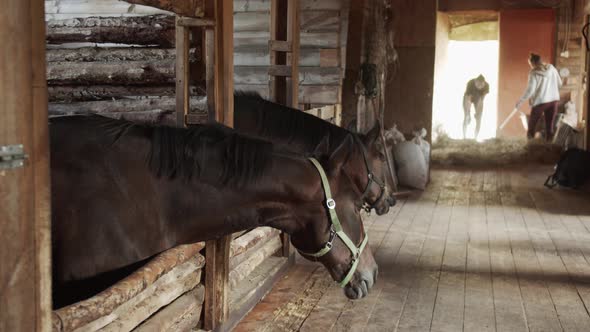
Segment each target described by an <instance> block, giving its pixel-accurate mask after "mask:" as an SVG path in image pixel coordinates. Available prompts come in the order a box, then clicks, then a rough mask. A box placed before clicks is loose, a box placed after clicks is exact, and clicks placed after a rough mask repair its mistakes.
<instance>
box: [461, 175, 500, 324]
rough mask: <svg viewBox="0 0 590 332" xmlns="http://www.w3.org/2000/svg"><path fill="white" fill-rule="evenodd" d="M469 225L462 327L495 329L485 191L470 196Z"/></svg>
mask: <svg viewBox="0 0 590 332" xmlns="http://www.w3.org/2000/svg"><path fill="white" fill-rule="evenodd" d="M486 174H487V173H486ZM467 228H468V229H467V232H468V237H469V242H468V243H467V264H466V265H467V274H466V276H465V318H464V321H463V326H464V329H465V330H466V331H495V330H496V319H495V311H494V296H493V288H492V276H491V267H490V250H489V242H488V241H489V240H488V228H487V224H486V213H485V193H484V192H483V191H479V192H472V193H471V195H470V197H469V215H468V224H467Z"/></svg>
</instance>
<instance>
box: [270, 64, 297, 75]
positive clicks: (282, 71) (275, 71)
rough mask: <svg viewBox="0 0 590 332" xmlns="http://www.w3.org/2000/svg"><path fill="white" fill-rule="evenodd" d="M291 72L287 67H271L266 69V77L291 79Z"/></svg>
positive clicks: (289, 67)
mask: <svg viewBox="0 0 590 332" xmlns="http://www.w3.org/2000/svg"><path fill="white" fill-rule="evenodd" d="M292 74H293V70H292V68H291V66H287V65H271V66H269V67H268V75H270V76H279V77H291V75H292Z"/></svg>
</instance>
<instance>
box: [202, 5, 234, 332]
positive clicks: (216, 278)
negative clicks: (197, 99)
mask: <svg viewBox="0 0 590 332" xmlns="http://www.w3.org/2000/svg"><path fill="white" fill-rule="evenodd" d="M205 7H206V11H207V13H206V14H207V17H212V18H213V19H214V20H215V29H214V36H213V35H211V34H210V32H209V31H207V32H206V33H205V38H206V42H205V47H206V51H205V52H206V56H207V62H208V63H210V62H211V61H210V60H211V56H212V57H213V58H214V60H215V61H214V63H215V66H214V68H211V66H210V65H208V66H207V74H206V76H207V85H208V87H207V97H208V99H209V100H212V101H213V102H214V104H209V105H210V106H211V108H213V107H214V109H215V112H214V114H215V116H214V119H215V120H216V121H217V122H219V123H223V124H224V125H226V126H228V127H233V124H234V104H233V102H234V84H233V51H234V48H233V0H207V4H206V6H205ZM212 37H214V38H212ZM211 52H213V54H211ZM212 74H213V75H212ZM210 83H212V85H213V87H214V89H213V91H214V94H213V96H212V97H213V98H210V97H211V91H212V90H211V88H210V86H209V84H210ZM210 110H211V109H210ZM230 244H231V235H230V236H223V237H222V238H220V239H217V240H214V241H207V244H206V265H205V308H204V322H203V326H204V328H205V329H207V330H214V329H218V328H220V327H221V325H222V323H223V322H224V321H225V320H226V318H227V317H228V315H229V307H228V288H229V251H230Z"/></svg>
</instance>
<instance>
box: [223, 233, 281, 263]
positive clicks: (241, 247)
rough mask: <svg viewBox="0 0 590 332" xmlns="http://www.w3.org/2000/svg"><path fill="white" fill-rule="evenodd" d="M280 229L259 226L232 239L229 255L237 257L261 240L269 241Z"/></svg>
mask: <svg viewBox="0 0 590 332" xmlns="http://www.w3.org/2000/svg"><path fill="white" fill-rule="evenodd" d="M278 234H279V231H278V230H276V229H274V228H271V227H258V228H256V229H253V230H251V231H249V232H247V233H245V234H243V235H242V236H240V237H238V238H236V239H235V240H233V241H232V243H231V247H230V249H229V256H230V257H232V258H233V257H236V256H239V255H241V254H243V253H244V252H246V251H248V250H250V249H251V248H252V247H254V246H256V245H257V244H258V243H260V242H265V241H268V240H269V239H270V238H271V237H273V236H274V235H278Z"/></svg>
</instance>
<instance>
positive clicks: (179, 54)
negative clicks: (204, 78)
mask: <svg viewBox="0 0 590 332" xmlns="http://www.w3.org/2000/svg"><path fill="white" fill-rule="evenodd" d="M175 33H176V43H175V48H176V71H175V77H176V126H177V127H184V126H185V125H186V120H185V119H186V115H187V114H188V112H189V108H190V105H189V103H190V95H189V88H188V86H189V79H190V78H189V74H190V66H189V63H188V56H189V48H190V40H189V29H188V28H187V27H186V26H183V25H182V24H180V17H178V16H177V17H176V32H175Z"/></svg>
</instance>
